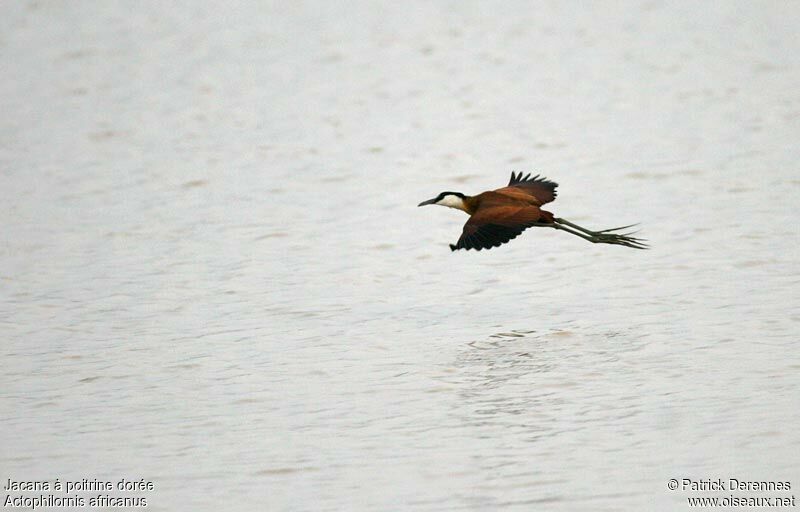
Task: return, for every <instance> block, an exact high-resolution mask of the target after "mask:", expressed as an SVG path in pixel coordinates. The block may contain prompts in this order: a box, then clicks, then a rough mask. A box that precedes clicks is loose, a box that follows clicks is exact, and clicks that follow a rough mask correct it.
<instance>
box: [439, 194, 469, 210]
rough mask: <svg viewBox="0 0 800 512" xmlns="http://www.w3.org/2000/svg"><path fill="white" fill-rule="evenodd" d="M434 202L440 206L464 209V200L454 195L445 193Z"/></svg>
mask: <svg viewBox="0 0 800 512" xmlns="http://www.w3.org/2000/svg"><path fill="white" fill-rule="evenodd" d="M436 204H440V205H442V206H448V207H450V208H456V209H457V210H463V209H464V200H463V199H461V198H460V197H458V196H454V195H446V196H444V197H443V198H441V199H440V200H439V201H437V202H436Z"/></svg>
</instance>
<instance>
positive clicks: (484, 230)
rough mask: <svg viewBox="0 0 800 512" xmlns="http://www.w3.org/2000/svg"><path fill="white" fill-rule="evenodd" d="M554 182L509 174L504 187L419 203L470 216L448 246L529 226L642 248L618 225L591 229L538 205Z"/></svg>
mask: <svg viewBox="0 0 800 512" xmlns="http://www.w3.org/2000/svg"><path fill="white" fill-rule="evenodd" d="M556 187H558V184H557V183H554V182H552V181H549V180H547V179H545V178H541V177H539V176H538V175H537V176H534V177H532V178H531V176H530V174H528V175H527V176H524V177H523V176H522V173H519V174H516V173H511V180H510V181H509V183H508V186H505V187H503V188H499V189H497V190H491V191H487V192H483V193H481V194H478V195H476V196H466V195H464V194H462V193H460V192H442V193H441V194H439V195H438V196H437V197H435V198H433V199H430V200H428V201H423V202H422V203H420V204H419V206H424V205H426V204H438V205H440V206H447V207H450V208H456V209H458V210H462V211H464V212H466V213H468V214H469V215H470V218H469V219H468V220H467V223H466V224H465V225H464V231H463V232H462V234H461V238H459V240H458V242H457V243H456V244H451V245H450V249H452V250H453V251H455V250H457V249H466V250H469V249H475V250H478V251H480V250H481V249H491V248H492V247H498V246H500V245H502V244H504V243H506V242H508V241H509V240H511V239H513V238H516V237H517V236H518V235H519V234H520V233H522V232H523V231H525V230H526V229H528V228H529V227H533V226H541V227H551V228H555V229H560V230H563V231H567V232H568V233H572V234H573V235H577V236H580V237H581V238H584V239H585V240H589V241H590V242H594V243H607V244H615V245H624V246H626V247H633V248H636V249H646V248H647V246H646V245H645V244H644V243H642V241H641V240H639V239H636V238H632V237H630V236H629V235H622V234H616V233H613V231H617V230H620V229H626V228H628V227H630V226H625V227H621V228H613V229H607V230H603V231H591V230H588V229H585V228H582V227H580V226H577V225H575V224H573V223H571V222H568V221H566V220H564V219H559V218H556V217H555V216H554V215H553V214H552V213H550V212H548V211H546V210H542V209H541V206H542V205H544V204H547V203H549V202H551V201H553V200H554V199H555V198H556Z"/></svg>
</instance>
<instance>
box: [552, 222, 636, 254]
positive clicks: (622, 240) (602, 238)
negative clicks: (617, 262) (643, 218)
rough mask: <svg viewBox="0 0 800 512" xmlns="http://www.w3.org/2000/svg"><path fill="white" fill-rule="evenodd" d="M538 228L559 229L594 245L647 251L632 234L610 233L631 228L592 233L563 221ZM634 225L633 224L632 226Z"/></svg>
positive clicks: (625, 227) (624, 227)
mask: <svg viewBox="0 0 800 512" xmlns="http://www.w3.org/2000/svg"><path fill="white" fill-rule="evenodd" d="M538 225H539V226H544V227H551V228H554V229H559V230H561V231H566V232H567V233H570V234H572V235H575V236H579V237H581V238H583V239H584V240H588V241H589V242H592V243H595V244H612V245H622V246H624V247H631V248H633V249H647V248H648V247H647V244H646V243H644V242H645V241H644V240H642V239H640V238H634V237H632V236H631V235H632V233H624V234H623V233H612V232H613V231H619V230H622V229H627V228H630V227H632V226H622V227H619V228H611V229H604V230H602V231H592V230H590V229H586V228H584V227H581V226H578V225H577V224H573V223H572V222H569V221H567V220H564V219H558V218H557V219H554V222H553V223H552V224H550V223H541V224H538ZM634 225H635V224H634Z"/></svg>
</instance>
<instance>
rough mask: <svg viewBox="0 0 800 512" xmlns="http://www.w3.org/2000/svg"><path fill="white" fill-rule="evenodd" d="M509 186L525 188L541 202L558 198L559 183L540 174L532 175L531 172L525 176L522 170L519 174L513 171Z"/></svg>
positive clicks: (544, 202)
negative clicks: (557, 188)
mask: <svg viewBox="0 0 800 512" xmlns="http://www.w3.org/2000/svg"><path fill="white" fill-rule="evenodd" d="M508 186H509V187H514V188H518V189H520V190H524V191H525V192H527V193H528V194H530V195H532V196H534V197H535V198H536V199H537V200H538V201H539V204H546V203H549V202H551V201H552V200H553V199H555V198H556V195H557V193H556V187H558V183H556V182H554V181H550V180H548V179H547V178H543V177H540V176H539V175H538V174H537V175H536V176H533V177H531V175H530V173H528V174H526V175H524V176H523V175H522V173H521V172H520V173H518V174H517V173H514V172H512V173H511V179H510V180H509V181H508ZM501 190H502V189H501Z"/></svg>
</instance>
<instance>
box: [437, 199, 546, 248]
mask: <svg viewBox="0 0 800 512" xmlns="http://www.w3.org/2000/svg"><path fill="white" fill-rule="evenodd" d="M540 217H541V211H540V210H539V208H537V207H535V206H500V207H493V208H479V209H478V211H476V212H475V213H474V214H473V215H472V216H471V217H470V218H469V219H468V220H467V223H466V224H464V231H463V232H462V233H461V238H459V239H458V242H456V244H450V249H451V250H453V251H455V250H457V249H466V250H470V249H475V250H476V251H480V250H481V249H491V248H492V247H499V246H501V245H503V244H504V243H506V242H508V241H509V240H513V239H514V238H516V237H518V236H519V235H520V233H522V232H523V231H525V230H526V229H528V228H529V227H531V226H532V225H534V224H536V223H537V222H539V220H540Z"/></svg>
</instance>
